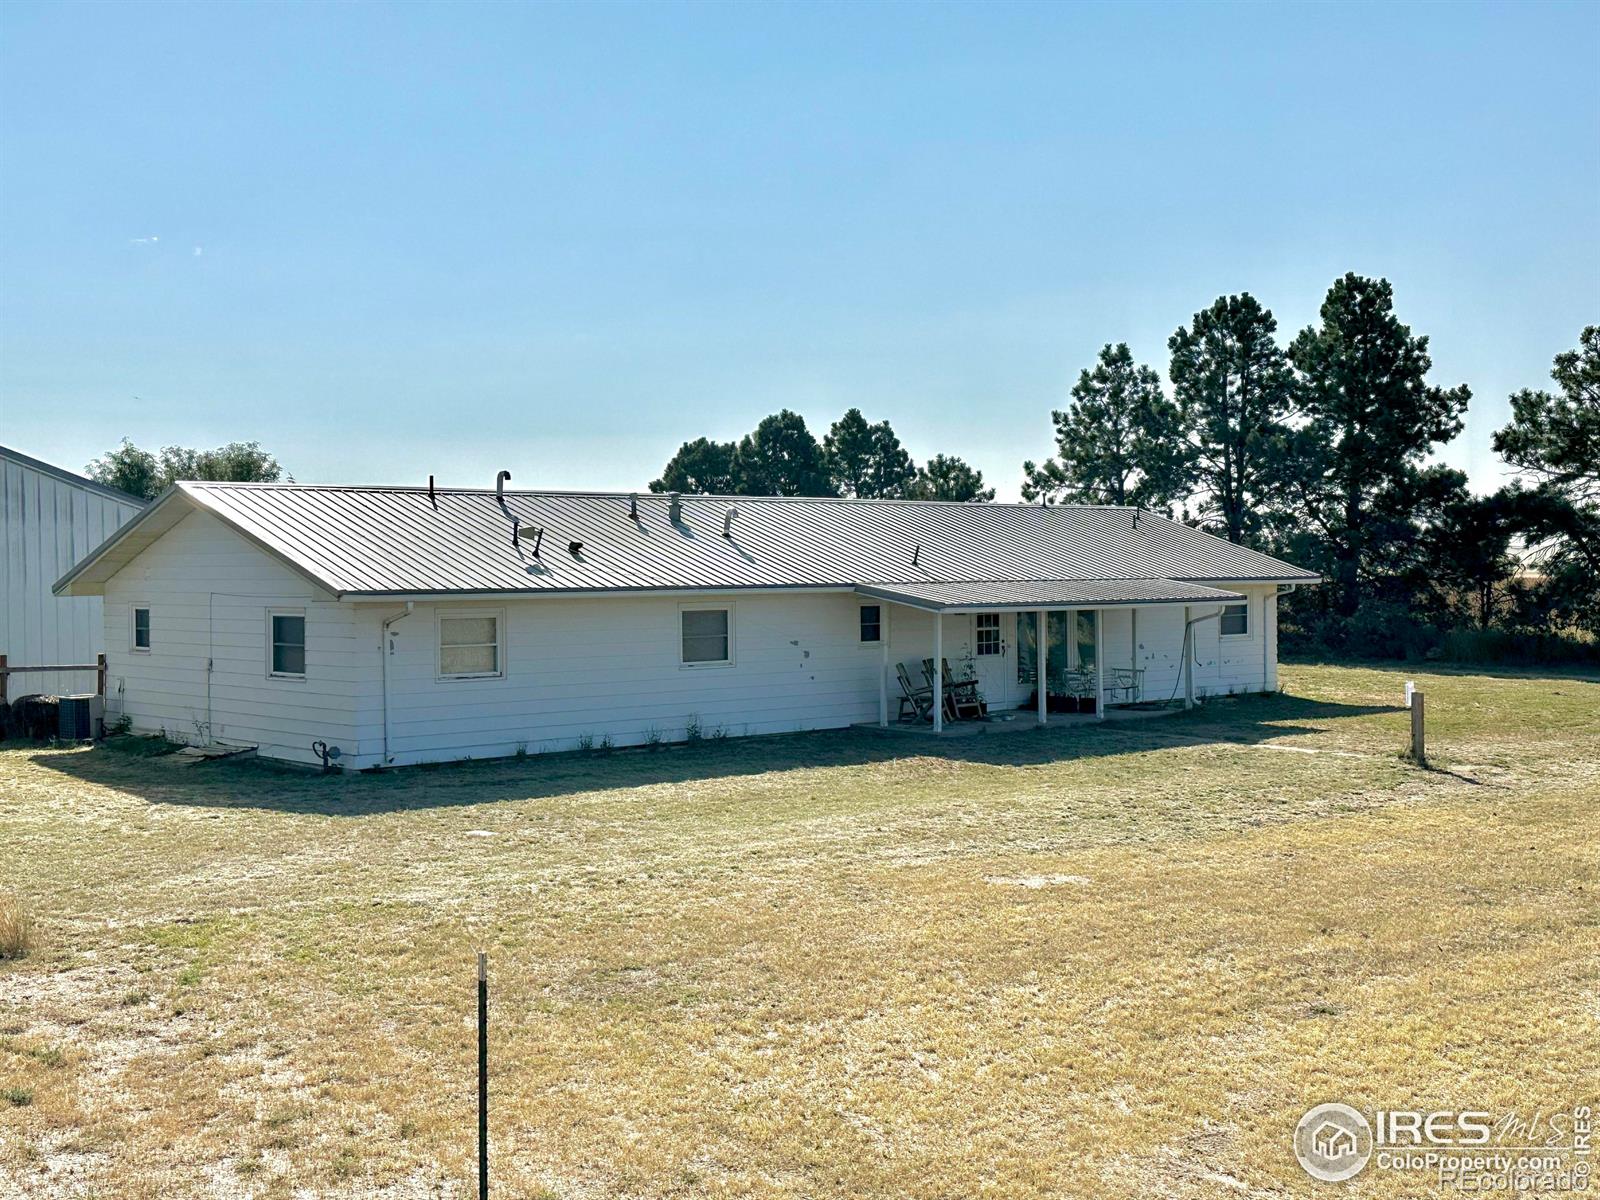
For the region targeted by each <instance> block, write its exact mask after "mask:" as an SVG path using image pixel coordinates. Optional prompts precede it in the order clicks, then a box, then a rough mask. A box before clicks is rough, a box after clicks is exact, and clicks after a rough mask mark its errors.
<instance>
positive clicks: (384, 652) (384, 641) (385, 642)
mask: <svg viewBox="0 0 1600 1200" xmlns="http://www.w3.org/2000/svg"><path fill="white" fill-rule="evenodd" d="M413 607H415V602H414V601H411V600H407V601H406V609H405V611H404V612H399V613H395V615H394V616H392V617H385V618H384V619H383V629H382V632H381V633H380V634H379V637H378V654H379V657H380V659H381V661H382V663H383V765H384V766H388V765H389V764H390V763H391V762H393V761H394V756H393V755H391V754H390V753H389V656H390V655H391V654H393V653H394V646H393V645H391V644H390V641H389V627H390V626H391V625H393V624H394V623H395V622H397V621H404V620H405V619H406V618H407V617H409V616H410V615H411V610H412V608H413Z"/></svg>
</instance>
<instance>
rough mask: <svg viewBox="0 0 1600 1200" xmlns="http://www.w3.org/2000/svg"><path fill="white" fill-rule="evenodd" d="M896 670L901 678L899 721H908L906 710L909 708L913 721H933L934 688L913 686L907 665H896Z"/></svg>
mask: <svg viewBox="0 0 1600 1200" xmlns="http://www.w3.org/2000/svg"><path fill="white" fill-rule="evenodd" d="M894 670H895V674H896V675H898V676H899V677H900V716H899V717H898V718H897V719H898V720H901V721H904V720H906V710H907V709H908V708H909V709H910V710H911V718H910V719H911V720H912V721H931V720H933V688H932V687H921V688H919V687H914V686H912V683H911V676H910V674H909V673H907V671H906V665H905V663H895V665H894Z"/></svg>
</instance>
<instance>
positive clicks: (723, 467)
mask: <svg viewBox="0 0 1600 1200" xmlns="http://www.w3.org/2000/svg"><path fill="white" fill-rule="evenodd" d="M650 490H651V491H653V492H698V493H701V494H706V495H721V496H851V497H855V498H857V499H861V500H977V501H987V500H993V499H994V489H993V488H986V487H984V486H983V472H981V471H976V470H973V468H972V467H970V466H968V465H967V464H966V463H965V462H963V461H962V460H961V459H960V458H957V457H956V456H955V455H952V454H935V455H934V456H933V457H932V458H930V459H929V460H928V461H927V462H926V463H924V464H922V465H921V466H920V467H919V466H918V465H917V464H916V463H915V462H914V461H913V460H912V458H911V455H910V454H908V453H907V452H906V449H905V447H904V446H902V445H901V444H900V439H899V437H897V436H896V435H895V432H894V429H893V428H892V427H891V426H890V424H889V422H888V421H878V422H876V423H874V424H868V422H867V419H866V417H864V416H862V415H861V410H860V409H859V408H852V409H850V410H849V411H847V412H846V413H845V414H844V416H842V417H840V418H839V419H838V420H837V421H835V422H834V423H833V425H832V426H831V427H830V428H829V430H828V432H827V433H826V434H824V435H823V438H822V440H821V441H820V442H819V441H818V440H817V439H816V437H815V436H814V435H813V434H812V432H811V430H810V429H808V428H807V427H806V422H805V418H804V417H802V416H801V415H800V414H799V413H796V412H791V411H790V410H789V409H787V408H786V409H784V410H783V411H781V412H777V413H774V414H773V415H772V416H770V417H767V418H765V419H764V420H762V421H761V423H760V424H759V425H757V426H756V427H755V429H754V430H753V431H751V432H750V433H747V434H745V435H744V437H742V438H740V439H739V440H738V441H736V442H716V441H712V440H711V439H710V438H703V437H702V438H696V439H695V440H694V441H692V442H685V443H683V445H682V446H680V447H678V452H677V453H676V454H674V455H673V456H672V458H671V459H670V460H669V461H668V462H667V465H666V466H665V467H664V468H663V469H662V472H661V477H660V478H659V479H655V480H652V481H651V483H650Z"/></svg>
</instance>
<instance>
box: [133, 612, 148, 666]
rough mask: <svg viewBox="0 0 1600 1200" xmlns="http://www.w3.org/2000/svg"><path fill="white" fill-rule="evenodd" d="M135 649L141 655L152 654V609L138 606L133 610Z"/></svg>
mask: <svg viewBox="0 0 1600 1200" xmlns="http://www.w3.org/2000/svg"><path fill="white" fill-rule="evenodd" d="M133 649H134V650H136V651H138V652H139V653H141V654H149V653H150V608H149V606H148V605H142V604H141V605H136V606H135V607H134V610H133Z"/></svg>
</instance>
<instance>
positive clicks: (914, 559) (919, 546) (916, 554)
mask: <svg viewBox="0 0 1600 1200" xmlns="http://www.w3.org/2000/svg"><path fill="white" fill-rule="evenodd" d="M921 557H922V543H921V542H918V543H917V546H916V549H914V550H913V551H912V552H911V565H912V566H913V567H914V566H916V565H917V559H919V558H921Z"/></svg>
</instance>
